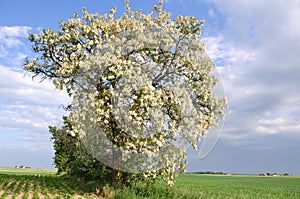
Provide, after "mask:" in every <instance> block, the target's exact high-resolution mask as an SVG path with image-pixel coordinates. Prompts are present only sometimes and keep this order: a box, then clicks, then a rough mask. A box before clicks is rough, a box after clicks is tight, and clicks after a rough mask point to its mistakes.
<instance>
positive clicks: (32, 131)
mask: <svg viewBox="0 0 300 199" xmlns="http://www.w3.org/2000/svg"><path fill="white" fill-rule="evenodd" d="M0 73H1V74H2V78H1V79H0V104H1V105H0V127H1V128H10V129H16V130H18V131H20V132H22V133H23V136H21V137H20V136H19V137H18V136H16V138H15V139H18V140H23V141H25V143H27V144H26V146H27V147H28V148H36V149H37V150H38V149H39V147H37V145H40V146H41V147H42V146H43V145H44V144H45V142H46V143H49V132H48V126H49V125H58V124H59V121H61V116H62V115H63V114H66V113H65V111H64V110H63V109H62V108H59V106H60V105H62V104H67V103H68V102H69V101H70V99H69V97H68V96H67V94H66V92H63V91H58V90H55V88H54V86H53V84H52V82H50V81H44V82H42V83H39V81H37V80H38V79H37V80H35V81H33V80H32V79H31V77H29V76H28V75H25V74H24V73H20V72H16V71H13V70H12V69H11V68H8V67H4V66H1V65H0ZM24 138H26V139H24ZM37 141H38V142H37ZM0 142H3V140H2V141H0ZM37 143H39V144H37ZM2 144H3V143H2ZM23 144H24V143H23Z"/></svg>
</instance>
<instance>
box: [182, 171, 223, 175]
mask: <svg viewBox="0 0 300 199" xmlns="http://www.w3.org/2000/svg"><path fill="white" fill-rule="evenodd" d="M187 174H218V175H226V174H227V173H223V172H214V171H196V172H188V173H187Z"/></svg>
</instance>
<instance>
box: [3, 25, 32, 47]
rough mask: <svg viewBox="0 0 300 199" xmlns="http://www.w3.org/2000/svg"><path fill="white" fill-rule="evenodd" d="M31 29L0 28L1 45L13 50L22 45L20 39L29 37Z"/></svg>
mask: <svg viewBox="0 0 300 199" xmlns="http://www.w3.org/2000/svg"><path fill="white" fill-rule="evenodd" d="M30 30H31V27H28V26H0V45H4V46H5V47H8V48H11V47H15V46H19V45H22V44H23V43H22V42H21V41H20V40H19V39H18V38H19V37H23V38H24V37H27V36H28V33H29V31H30Z"/></svg>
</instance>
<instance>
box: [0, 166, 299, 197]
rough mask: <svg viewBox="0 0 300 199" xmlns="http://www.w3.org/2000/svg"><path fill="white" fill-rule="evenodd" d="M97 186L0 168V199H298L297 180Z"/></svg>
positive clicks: (211, 178) (204, 179) (188, 178)
mask: <svg viewBox="0 0 300 199" xmlns="http://www.w3.org/2000/svg"><path fill="white" fill-rule="evenodd" d="M32 173H34V174H32ZM81 185H82V187H81ZM98 185H99V186H97V184H95V183H93V184H90V185H89V184H88V183H86V182H85V183H81V184H80V183H74V182H71V181H70V180H68V178H65V177H60V176H57V175H54V172H53V171H52V172H51V171H49V172H48V171H42V170H41V171H38V170H26V169H25V170H24V169H23V170H17V169H8V170H4V169H1V168H0V199H11V198H16V199H26V198H28V199H32V198H33V199H39V198H41V199H43V198H46V199H48V198H120V199H126V198H128V199H134V198H136V199H139V198H153V199H154V198H168V199H173V198H175V199H176V198H179V199H180V198H186V199H194V198H195V199H196V198H222V199H223V198H249V199H252V198H280V199H281V198H289V199H290V198H292V199H297V198H300V177H258V176H235V175H233V176H224V175H219V176H218V175H195V174H185V175H180V176H179V177H178V178H177V182H176V184H175V185H174V186H173V187H171V188H170V187H167V186H166V185H165V184H164V183H161V182H157V183H156V184H154V185H152V186H141V185H137V186H135V187H132V188H129V187H128V188H124V187H118V186H115V187H111V186H103V185H100V184H98ZM83 186H89V188H90V190H93V191H87V190H86V189H83ZM84 190H85V191H84ZM99 190H101V191H99Z"/></svg>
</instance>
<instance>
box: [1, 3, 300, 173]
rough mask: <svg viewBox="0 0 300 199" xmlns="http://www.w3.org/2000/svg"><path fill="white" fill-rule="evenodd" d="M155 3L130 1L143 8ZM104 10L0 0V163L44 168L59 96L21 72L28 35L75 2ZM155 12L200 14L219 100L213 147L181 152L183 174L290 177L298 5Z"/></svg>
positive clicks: (299, 98)
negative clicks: (223, 109)
mask: <svg viewBox="0 0 300 199" xmlns="http://www.w3.org/2000/svg"><path fill="white" fill-rule="evenodd" d="M156 2H157V1H154V0H153V1H151V0H150V1H138V0H132V1H131V5H132V6H131V7H132V8H134V9H139V10H144V11H145V12H148V11H149V10H151V9H152V7H153V5H154V4H155V3H156ZM112 6H117V8H118V14H119V15H120V14H122V12H123V11H124V9H123V1H121V0H118V1H109V0H101V1H99V0H98V1H95V0H84V1H72V2H71V1H68V0H52V1H42V2H41V1H38V0H27V1H17V0H6V1H1V2H0V75H1V78H0V166H6V167H12V166H15V165H20V164H25V165H28V166H32V167H46V168H51V167H53V166H52V156H53V149H52V144H51V142H50V141H49V140H50V134H49V132H48V125H59V124H60V118H61V116H62V115H63V114H64V111H63V110H62V108H60V106H61V104H65V103H67V102H68V98H67V97H66V95H65V93H63V92H59V91H57V90H55V89H54V87H53V85H52V83H51V82H48V81H44V82H42V83H39V80H38V79H35V80H34V81H33V80H32V79H31V77H30V74H25V73H24V72H23V71H22V63H23V60H24V58H25V57H26V56H30V57H31V56H34V54H33V53H32V51H31V49H30V47H31V44H30V43H29V42H28V41H27V36H28V34H29V33H37V32H39V31H40V30H41V29H44V28H53V29H55V30H58V26H59V24H58V22H59V21H60V20H67V19H68V18H71V17H72V16H73V13H74V12H78V13H80V12H81V8H82V7H86V8H87V9H88V11H89V12H99V13H104V12H107V11H108V10H109V8H111V7H112ZM164 8H165V9H166V10H168V11H170V12H172V13H173V15H172V16H173V17H175V16H177V15H194V16H196V17H197V18H201V19H205V20H206V23H205V26H204V28H203V34H202V38H201V39H202V40H203V41H204V42H205V44H206V47H207V53H208V54H209V55H210V57H211V58H213V60H214V61H215V63H216V65H217V66H218V68H219V71H220V73H221V76H222V79H223V86H224V89H225V93H226V96H227V99H228V102H229V110H228V112H227V116H226V122H225V126H224V129H223V130H222V133H221V135H220V138H219V140H218V142H217V144H216V145H215V147H214V148H213V150H212V151H211V152H210V153H209V154H208V155H207V156H205V157H204V158H203V159H199V158H198V154H197V153H195V152H193V151H191V150H190V151H189V164H188V171H206V170H212V171H223V172H230V173H263V172H278V173H285V172H287V173H291V174H294V175H300V158H299V155H300V144H299V143H300V86H299V85H300V22H299V19H300V1H299V0H289V1H285V0H278V1H273V0H264V1H259V0H251V1H250V0H185V1H184V0H168V1H166V3H165V5H164ZM218 130H220V128H219V129H218Z"/></svg>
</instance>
